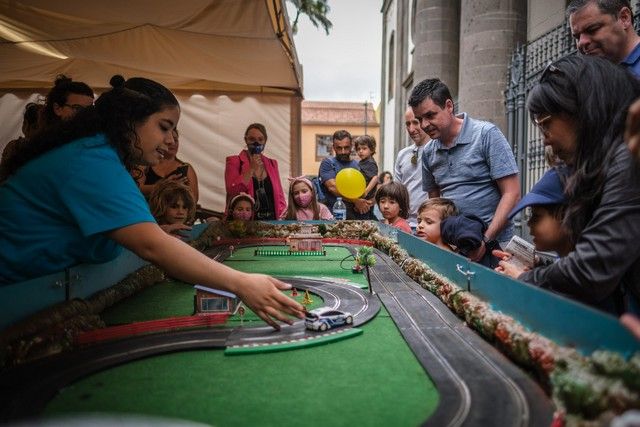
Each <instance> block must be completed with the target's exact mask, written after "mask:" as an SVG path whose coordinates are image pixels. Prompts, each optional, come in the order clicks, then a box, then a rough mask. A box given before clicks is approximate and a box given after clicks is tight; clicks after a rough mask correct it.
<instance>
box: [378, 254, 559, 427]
mask: <svg viewBox="0 0 640 427" xmlns="http://www.w3.org/2000/svg"><path fill="white" fill-rule="evenodd" d="M376 257H377V259H378V263H377V264H376V267H375V268H374V269H373V275H372V279H373V288H374V290H375V292H376V293H378V295H379V296H380V299H381V300H382V302H383V303H384V305H385V307H386V308H387V310H388V311H389V313H390V314H391V316H392V318H393V320H394V321H395V322H396V324H397V326H398V329H399V330H400V331H401V333H402V334H403V336H404V337H405V339H406V341H407V343H408V344H409V346H410V347H411V348H412V350H413V351H414V353H415V355H416V357H417V358H418V360H419V361H420V362H421V363H422V364H423V366H424V368H425V370H426V371H427V372H428V373H429V375H430V376H431V378H432V379H433V380H434V382H435V384H436V387H437V388H438V391H439V392H440V403H439V405H438V408H437V409H436V412H435V413H434V414H433V415H432V416H431V417H430V418H429V419H428V420H426V421H425V423H424V424H425V425H428V426H458V425H464V426H487V425H496V426H548V425H549V424H550V423H551V419H552V416H553V405H552V403H551V401H550V399H549V398H548V397H547V396H546V395H545V393H544V392H543V390H542V389H541V388H540V387H539V386H538V384H537V383H536V382H535V381H533V380H532V379H531V378H529V376H528V375H527V374H526V373H524V372H523V371H522V370H520V369H519V368H518V367H517V366H515V365H514V364H513V363H512V362H510V361H509V360H508V359H507V358H506V357H504V356H503V355H502V354H501V353H500V352H498V351H497V350H496V349H494V348H493V347H492V346H491V345H490V344H488V343H487V342H485V341H484V340H483V339H482V338H481V337H479V336H478V335H477V334H476V333H474V332H473V331H472V330H471V329H470V328H468V327H467V326H466V325H465V324H464V322H463V321H462V320H460V319H458V318H457V317H456V316H455V314H454V313H452V312H451V310H450V309H449V308H448V307H447V306H446V305H444V304H443V303H442V302H441V301H440V300H439V299H438V298H437V297H436V296H435V295H433V294H431V293H430V292H429V291H427V290H425V289H423V288H422V287H421V286H419V285H418V284H417V283H415V281H413V280H412V279H411V278H410V277H409V276H407V275H406V274H405V273H404V271H402V269H401V268H400V267H398V266H397V265H396V264H395V263H394V262H393V261H392V260H390V259H389V258H388V257H387V256H386V255H385V254H383V253H381V252H379V251H376Z"/></svg>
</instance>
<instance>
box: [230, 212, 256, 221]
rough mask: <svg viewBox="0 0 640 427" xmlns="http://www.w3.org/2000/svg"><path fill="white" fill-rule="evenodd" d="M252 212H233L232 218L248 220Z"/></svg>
mask: <svg viewBox="0 0 640 427" xmlns="http://www.w3.org/2000/svg"><path fill="white" fill-rule="evenodd" d="M252 214H253V212H250V211H240V212H234V213H233V219H240V220H242V221H250V220H251V216H252Z"/></svg>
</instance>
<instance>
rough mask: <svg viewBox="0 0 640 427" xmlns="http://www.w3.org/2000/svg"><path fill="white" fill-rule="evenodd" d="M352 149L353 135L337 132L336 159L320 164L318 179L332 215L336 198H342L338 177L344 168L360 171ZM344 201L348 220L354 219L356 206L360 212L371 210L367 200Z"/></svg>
mask: <svg viewBox="0 0 640 427" xmlns="http://www.w3.org/2000/svg"><path fill="white" fill-rule="evenodd" d="M352 149H353V144H352V138H351V134H350V133H349V132H347V131H346V130H337V131H335V132H334V133H333V152H334V153H335V157H327V158H326V159H324V160H323V161H322V162H321V163H320V170H319V171H318V177H319V178H320V182H321V183H322V186H323V187H324V188H323V190H324V194H325V204H326V205H327V207H328V208H329V209H330V210H331V213H333V204H334V203H335V202H336V198H337V197H339V196H341V194H340V192H339V191H338V188H337V187H336V175H337V174H338V172H340V171H341V170H342V169H344V168H354V169H358V162H356V161H355V160H351V151H352ZM358 170H359V169H358ZM342 199H343V201H344V204H345V205H346V207H347V218H346V219H354V217H355V215H354V204H355V208H356V209H359V211H360V212H363V210H368V209H369V208H370V206H368V204H367V201H366V200H365V199H355V200H350V199H349V200H347V199H345V198H344V197H343V198H342Z"/></svg>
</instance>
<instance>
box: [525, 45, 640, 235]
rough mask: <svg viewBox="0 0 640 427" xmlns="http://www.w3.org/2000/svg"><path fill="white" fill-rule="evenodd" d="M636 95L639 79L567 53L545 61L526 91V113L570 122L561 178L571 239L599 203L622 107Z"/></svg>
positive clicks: (621, 131) (601, 62)
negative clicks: (572, 134)
mask: <svg viewBox="0 0 640 427" xmlns="http://www.w3.org/2000/svg"><path fill="white" fill-rule="evenodd" d="M639 96H640V81H638V79H636V78H635V77H634V76H633V75H631V74H630V73H629V72H628V71H627V70H625V69H624V68H622V67H620V66H618V65H616V64H613V63H612V62H610V61H608V60H606V59H603V58H598V57H593V56H587V55H570V56H567V57H565V58H562V59H560V60H558V61H556V62H554V63H553V64H550V65H548V66H547V68H546V69H545V71H544V72H543V73H542V77H541V78H540V83H539V84H537V85H536V86H534V88H533V89H532V90H531V92H530V93H529V98H528V100H527V108H528V109H529V113H530V115H531V118H532V119H533V118H534V117H535V116H538V117H539V116H541V115H547V114H550V115H552V116H553V115H560V114H565V115H567V116H568V117H570V118H571V119H572V121H573V122H574V123H576V151H575V155H574V158H573V159H572V162H573V165H572V168H573V171H574V172H573V173H572V174H571V175H570V176H569V177H568V178H567V182H566V187H565V196H566V197H567V208H566V212H565V216H564V220H563V225H564V226H565V228H566V229H567V230H568V231H569V234H570V237H571V239H572V243H574V244H575V243H576V241H577V239H578V238H579V237H580V235H581V234H582V231H583V230H584V228H585V227H586V225H587V224H588V222H589V220H590V219H591V217H592V215H593V212H594V211H595V210H596V208H597V207H598V206H599V205H600V201H601V199H602V193H603V190H604V185H605V177H606V175H607V172H608V171H609V168H610V167H611V163H612V160H613V156H614V154H615V152H616V149H617V148H618V147H619V146H620V144H623V143H624V141H623V134H624V129H625V120H626V116H627V111H628V109H629V106H630V105H631V103H632V102H633V101H634V100H635V99H636V98H638V97H639Z"/></svg>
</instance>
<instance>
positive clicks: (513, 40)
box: [457, 0, 527, 134]
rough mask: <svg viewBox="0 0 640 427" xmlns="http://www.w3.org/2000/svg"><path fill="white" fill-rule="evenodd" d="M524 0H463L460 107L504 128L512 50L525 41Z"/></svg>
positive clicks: (472, 114)
mask: <svg viewBox="0 0 640 427" xmlns="http://www.w3.org/2000/svg"><path fill="white" fill-rule="evenodd" d="M526 34H527V2H525V1H522V0H464V1H463V2H462V8H461V17H460V80H459V86H458V89H459V91H458V94H459V96H458V99H459V108H457V111H465V112H467V113H469V115H470V116H472V117H474V118H478V119H483V120H488V121H490V122H493V123H495V124H497V125H498V126H499V127H500V129H501V130H502V132H503V133H505V134H506V131H507V120H506V117H505V107H504V94H503V91H504V90H505V88H506V81H507V67H508V64H509V61H510V58H511V53H512V51H513V49H514V47H516V45H517V44H519V43H525V42H526Z"/></svg>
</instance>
